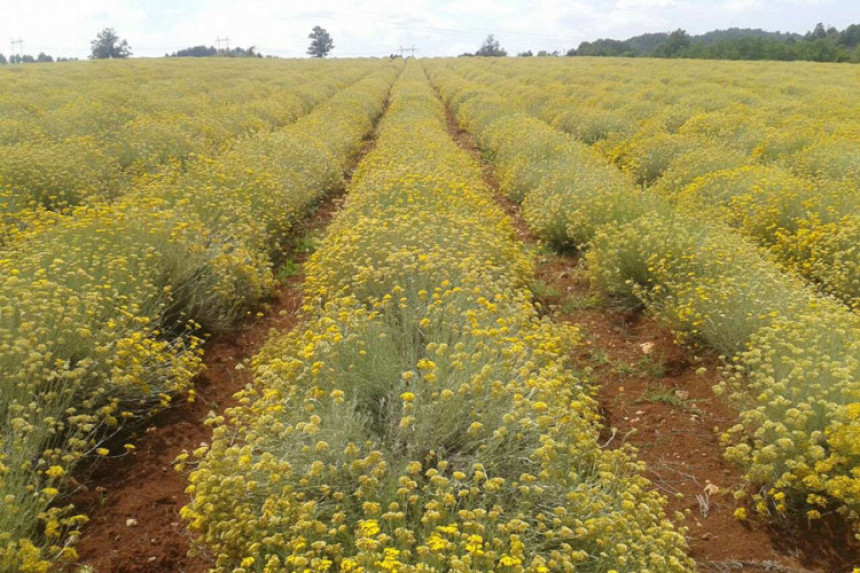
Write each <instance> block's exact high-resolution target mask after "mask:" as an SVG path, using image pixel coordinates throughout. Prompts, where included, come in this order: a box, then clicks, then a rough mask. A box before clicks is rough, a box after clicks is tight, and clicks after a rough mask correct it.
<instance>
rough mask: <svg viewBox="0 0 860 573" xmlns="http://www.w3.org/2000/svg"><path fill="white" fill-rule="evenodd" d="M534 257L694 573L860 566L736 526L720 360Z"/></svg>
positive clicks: (494, 186)
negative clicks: (724, 443)
mask: <svg viewBox="0 0 860 573" xmlns="http://www.w3.org/2000/svg"><path fill="white" fill-rule="evenodd" d="M447 113H448V129H449V132H450V134H451V136H452V137H453V138H454V140H455V141H456V142H457V144H458V145H459V146H460V148H461V149H464V150H465V151H468V152H469V153H470V154H472V155H473V157H475V158H476V160H478V161H479V162H480V164H481V166H482V168H483V171H484V180H485V182H486V184H487V185H488V186H489V187H490V189H491V190H492V191H493V194H494V197H495V200H496V202H497V204H498V205H499V206H500V207H501V208H502V209H503V210H504V211H505V212H506V213H507V214H508V215H509V216H510V217H511V219H512V221H513V223H514V225H515V227H516V230H517V234H518V236H519V238H520V239H521V240H523V241H524V242H526V243H528V244H530V245H532V246H533V247H537V243H538V241H537V240H536V237H535V236H534V234H533V233H532V232H531V231H530V229H529V227H528V225H527V224H526V222H525V220H524V219H523V217H522V214H521V213H520V207H519V205H517V204H515V203H513V202H511V201H510V200H508V199H507V198H505V197H504V196H503V195H502V194H501V192H500V191H499V185H498V182H497V181H496V179H495V175H494V172H493V170H492V168H491V167H490V166H489V165H488V164H487V163H486V162H484V161H483V158H482V157H481V154H480V151H479V150H478V148H477V143H476V140H475V137H474V136H473V135H472V134H470V133H468V132H466V131H464V130H463V129H461V128H460V127H459V125H458V124H457V121H456V119H455V117H454V116H453V114H452V112H451V110H450V109H449V110H448V112H447ZM539 252H540V255H539V256H540V260H539V266H538V271H537V276H536V277H535V283H534V286H533V289H532V290H533V291H534V293H535V297H536V299H537V301H538V302H540V303H541V305H542V308H543V309H544V310H545V311H546V312H548V313H550V314H551V315H552V316H553V319H554V320H560V321H565V322H569V323H571V324H575V325H577V327H578V328H579V329H580V332H581V333H582V335H583V339H584V344H583V346H581V347H578V348H574V349H572V364H573V367H574V368H575V369H576V370H577V371H578V374H579V375H580V377H581V378H582V379H583V380H589V381H591V382H592V384H593V385H594V386H596V387H597V388H598V394H597V396H596V398H597V400H598V401H599V403H600V406H601V413H602V414H603V416H604V420H605V425H606V430H605V435H604V439H605V442H606V443H607V447H618V446H619V445H621V444H622V443H628V444H632V445H633V446H635V447H636V448H637V450H638V452H639V455H638V457H639V459H640V460H642V461H644V462H645V463H646V471H645V476H646V477H647V478H648V479H649V480H651V482H652V484H653V486H654V487H655V488H656V489H657V490H659V491H660V493H662V494H663V495H664V496H666V497H667V499H668V504H667V508H666V509H667V513H668V514H669V515H670V516H674V515H676V512H682V513H684V514H685V516H684V517H683V518H682V519H681V520H680V521H679V520H678V519H675V521H676V523H679V524H680V525H683V526H686V527H687V528H688V532H687V540H688V543H689V545H690V555H691V556H692V557H693V558H694V559H695V560H696V561H697V564H698V566H699V569H700V570H701V571H706V572H715V573H723V572H734V571H773V572H782V573H794V572H803V571H821V572H824V571H826V572H834V571H851V570H852V567H851V566H852V564H856V563H858V562H860V560H858V552H857V551H856V547H857V544H856V543H854V542H853V541H852V540H851V535H850V533H849V532H848V531H846V530H844V529H837V530H836V531H830V530H828V529H827V528H826V526H822V527H817V528H816V529H815V530H814V531H813V530H809V529H805V530H804V531H788V530H780V531H777V530H774V529H773V528H772V527H770V526H767V525H765V524H761V523H757V522H740V521H738V520H737V519H735V517H734V511H735V509H736V508H737V507H738V503H737V502H736V501H735V499H734V496H733V492H734V490H736V489H738V488H739V487H740V486H741V484H742V483H743V479H742V474H741V472H740V471H739V469H738V468H737V467H735V466H734V465H732V464H730V463H728V462H726V461H725V460H724V459H723V455H722V451H723V450H722V447H721V445H720V443H719V439H718V434H719V431H721V430H725V429H726V428H728V427H730V426H733V425H734V424H735V423H737V415H736V413H735V412H734V411H733V410H732V409H731V408H730V407H729V406H728V405H726V404H725V403H724V402H723V401H722V400H720V399H718V398H717V397H716V396H715V394H714V393H713V391H712V387H713V386H714V384H716V383H717V382H718V380H719V365H720V363H719V360H718V359H717V357H716V356H713V355H710V354H709V353H701V354H700V355H694V354H693V352H692V351H690V350H689V349H688V348H685V347H683V346H681V345H679V344H677V343H676V342H675V341H674V339H673V336H672V334H671V332H669V331H667V330H666V329H664V328H661V327H660V326H659V325H658V324H657V323H656V322H655V321H654V320H653V319H651V318H649V317H648V316H645V315H643V314H642V313H640V312H634V311H630V310H625V309H620V308H615V307H613V306H612V305H611V304H610V303H608V302H606V301H604V300H601V299H600V297H598V296H596V295H595V293H593V292H592V290H591V289H590V287H589V284H588V281H587V279H586V277H585V276H584V272H583V265H582V264H581V261H580V259H579V258H578V257H577V256H576V255H560V254H557V253H549V252H546V251H539ZM610 428H611V429H610ZM852 548H853V550H852Z"/></svg>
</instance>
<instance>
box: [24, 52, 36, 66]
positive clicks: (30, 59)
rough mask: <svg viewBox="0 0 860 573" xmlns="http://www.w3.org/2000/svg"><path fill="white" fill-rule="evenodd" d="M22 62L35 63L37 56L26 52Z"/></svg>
mask: <svg viewBox="0 0 860 573" xmlns="http://www.w3.org/2000/svg"><path fill="white" fill-rule="evenodd" d="M21 62H22V63H24V64H34V63H36V58H34V57H33V56H31V55H30V54H24V55H23V56H22V57H21Z"/></svg>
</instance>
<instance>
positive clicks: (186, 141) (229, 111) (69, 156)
mask: <svg viewBox="0 0 860 573" xmlns="http://www.w3.org/2000/svg"><path fill="white" fill-rule="evenodd" d="M332 67H335V68H337V69H336V70H332V69H330V68H331V67H330V66H322V65H320V64H319V63H318V62H314V63H308V62H302V63H283V62H281V63H275V62H272V63H266V62H257V61H242V62H237V61H235V60H228V59H223V60H217V61H213V62H205V65H200V62H189V61H182V62H178V61H176V62H174V61H170V62H143V61H134V62H123V65H121V66H115V65H105V63H104V62H102V63H98V62H96V63H92V62H91V63H70V64H64V65H63V66H58V67H56V68H55V69H50V72H49V73H46V72H45V69H22V68H19V69H16V70H14V71H13V70H5V69H4V70H0V82H2V83H3V85H4V87H5V88H6V89H4V93H3V94H2V95H0V181H3V184H2V185H0V219H7V220H6V221H5V223H3V222H0V244H2V241H3V240H4V236H5V235H6V233H5V232H4V229H3V226H6V225H11V223H12V221H15V222H17V224H18V225H25V226H26V224H27V220H26V212H28V211H32V210H33V209H38V208H48V209H51V210H64V209H68V208H69V207H71V206H75V205H79V204H82V203H84V202H87V201H94V200H96V201H97V200H110V199H113V198H115V197H117V196H119V195H122V194H123V193H125V192H126V191H129V190H131V189H138V188H139V187H140V186H141V184H144V183H145V182H146V181H147V180H148V179H149V178H150V177H152V176H153V175H155V174H163V173H165V172H167V173H169V172H172V171H178V172H182V171H184V169H185V166H186V162H187V161H189V160H192V159H193V158H194V157H197V156H204V157H212V156H217V155H218V154H219V153H221V152H222V151H224V150H226V149H228V148H230V147H232V146H235V145H241V143H239V142H240V141H241V140H242V139H243V138H245V137H248V136H250V135H251V134H253V133H257V132H267V131H272V130H277V129H281V128H283V127H285V126H287V125H288V124H290V123H292V122H293V121H295V120H296V119H297V118H299V117H301V116H303V115H305V114H306V113H307V112H308V111H310V109H312V108H313V107H314V106H315V105H317V104H319V103H321V102H322V101H324V100H326V99H328V98H330V97H331V96H332V95H334V94H335V93H337V91H339V90H341V89H343V88H344V87H345V86H347V85H349V84H351V83H353V82H355V81H357V80H359V79H360V78H361V77H363V76H365V75H367V74H368V73H369V72H370V71H371V70H372V69H373V67H374V64H373V63H372V62H370V61H364V62H353V63H334V64H333V65H332ZM32 68H44V67H43V66H32ZM225 78H226V79H225ZM20 212H25V213H24V216H25V218H24V220H18V218H14V219H11V220H10V218H11V216H12V215H14V214H16V213H20Z"/></svg>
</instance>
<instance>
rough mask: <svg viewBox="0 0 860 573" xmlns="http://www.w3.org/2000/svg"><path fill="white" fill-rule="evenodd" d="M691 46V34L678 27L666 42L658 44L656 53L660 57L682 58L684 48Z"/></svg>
mask: <svg viewBox="0 0 860 573" xmlns="http://www.w3.org/2000/svg"><path fill="white" fill-rule="evenodd" d="M689 47H690V34H688V33H687V32H686V31H685V30H682V29H680V28H678V29H677V30H675V31H674V32H672V33H671V34H669V38H668V39H667V40H666V42H665V43H664V44H661V45H659V46H657V49H655V50H654V55H655V56H657V57H658V58H680V57H681V56H682V55H683V52H684V50H686V49H687V48H689Z"/></svg>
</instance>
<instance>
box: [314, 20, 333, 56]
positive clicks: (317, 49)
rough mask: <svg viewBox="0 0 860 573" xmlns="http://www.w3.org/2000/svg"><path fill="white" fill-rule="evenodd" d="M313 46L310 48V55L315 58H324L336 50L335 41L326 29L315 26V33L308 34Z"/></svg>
mask: <svg viewBox="0 0 860 573" xmlns="http://www.w3.org/2000/svg"><path fill="white" fill-rule="evenodd" d="M308 38H310V39H311V45H310V46H309V47H308V55H309V56H312V57H314V58H324V57H326V56H327V55H328V53H329V52H331V51H332V48H334V41H333V40H332V39H331V36H330V35H329V33H328V32H327V31H326V29H325V28H322V27H320V26H314V29H313V31H312V32H311V33H310V34H308Z"/></svg>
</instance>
